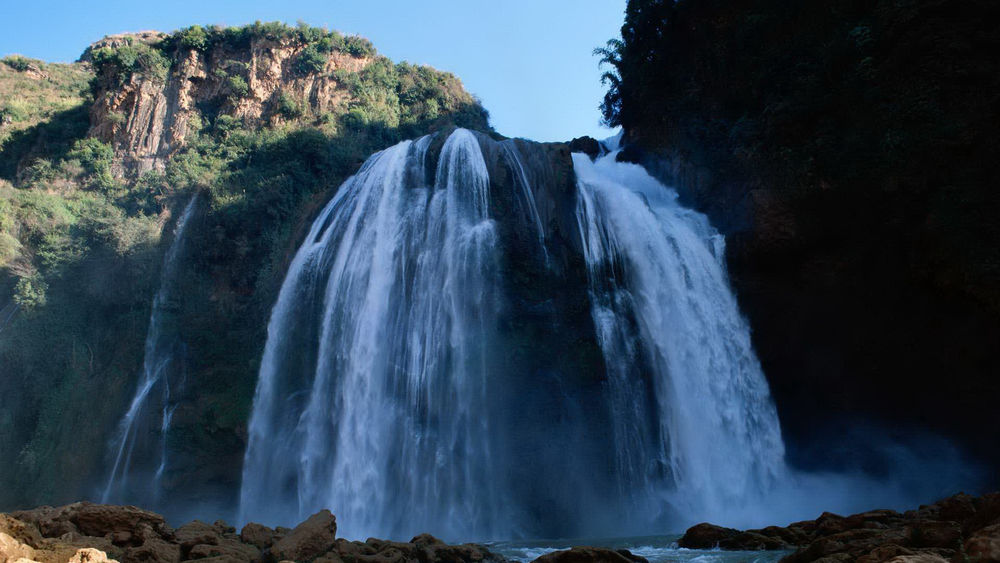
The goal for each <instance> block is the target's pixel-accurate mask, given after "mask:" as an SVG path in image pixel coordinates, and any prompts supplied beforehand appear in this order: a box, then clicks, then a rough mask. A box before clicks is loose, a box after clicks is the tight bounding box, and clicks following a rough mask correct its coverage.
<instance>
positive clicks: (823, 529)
mask: <svg viewBox="0 0 1000 563" xmlns="http://www.w3.org/2000/svg"><path fill="white" fill-rule="evenodd" d="M678 545H679V546H680V547H684V548H690V549H711V548H715V547H718V548H721V549H732V550H772V549H796V551H795V552H794V553H792V554H791V555H789V556H787V557H785V558H784V559H782V561H783V562H788V563H806V562H810V561H815V562H822V563H834V562H837V561H857V562H859V563H881V562H893V563H902V562H906V561H910V562H921V563H934V562H948V561H950V562H952V563H959V562H970V563H976V562H988V561H1000V493H990V494H986V495H983V496H981V497H973V496H970V495H966V494H961V493H960V494H957V495H955V496H952V497H948V498H946V499H943V500H940V501H938V502H935V503H934V504H931V505H924V506H921V507H920V508H918V509H916V510H908V511H906V512H903V513H899V512H896V511H894V510H871V511H869V512H863V513H861V514H853V515H851V516H846V517H845V516H840V515H837V514H832V513H829V512H824V513H823V514H822V515H821V516H820V517H819V518H817V519H815V520H806V521H802V522H795V523H793V524H789V525H788V526H785V527H779V526H768V527H767V528H762V529H757V530H745V531H744V530H734V529H731V528H722V527H720V526H715V525H712V524H708V523H702V524H698V525H696V526H693V527H691V528H690V529H688V531H687V533H685V534H684V536H683V537H682V538H681V539H680V540H679V541H678Z"/></svg>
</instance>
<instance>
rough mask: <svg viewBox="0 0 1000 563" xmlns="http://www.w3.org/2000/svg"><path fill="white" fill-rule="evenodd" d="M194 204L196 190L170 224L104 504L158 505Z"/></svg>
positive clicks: (179, 380)
mask: <svg viewBox="0 0 1000 563" xmlns="http://www.w3.org/2000/svg"><path fill="white" fill-rule="evenodd" d="M197 202H198V195H197V194H195V195H194V196H192V197H191V199H190V200H189V201H188V203H187V205H186V206H185V207H184V211H183V212H182V213H181V215H180V217H179V218H178V219H177V224H176V226H175V227H174V239H173V241H172V242H171V243H170V247H169V248H168V249H167V253H166V255H165V256H164V258H163V267H162V270H161V273H160V288H159V289H158V290H157V292H156V296H155V297H154V298H153V306H152V313H151V314H150V318H149V328H148V329H147V332H146V343H145V348H144V356H143V361H142V372H141V374H140V377H139V381H138V384H137V385H136V391H135V395H134V397H133V398H132V401H131V403H129V407H128V410H127V411H125V415H124V416H123V417H122V419H121V422H119V424H118V431H117V433H116V435H115V438H114V440H113V442H112V443H111V444H110V449H109V451H110V456H111V460H112V463H111V470H110V472H109V474H108V478H107V484H106V485H105V487H104V490H103V491H102V493H101V502H104V503H108V502H114V503H122V502H129V503H138V502H143V503H146V504H148V505H152V506H158V505H159V504H160V498H159V495H160V491H161V481H162V479H163V475H164V472H165V471H166V469H167V433H168V431H169V430H170V423H171V418H172V417H173V412H174V408H175V407H176V395H177V393H178V392H179V390H180V388H181V386H183V384H184V377H183V365H182V364H183V362H181V361H178V360H179V358H178V356H179V355H180V354H181V352H182V348H183V347H182V345H181V344H180V342H179V340H178V338H177V334H176V331H174V330H172V325H173V317H174V316H175V315H176V307H177V306H176V298H177V287H176V286H177V278H178V267H179V266H178V263H179V261H180V259H181V256H182V254H183V250H184V241H185V237H184V235H185V232H186V230H187V226H188V222H189V221H190V219H191V216H192V215H193V214H194V212H195V209H196V208H197Z"/></svg>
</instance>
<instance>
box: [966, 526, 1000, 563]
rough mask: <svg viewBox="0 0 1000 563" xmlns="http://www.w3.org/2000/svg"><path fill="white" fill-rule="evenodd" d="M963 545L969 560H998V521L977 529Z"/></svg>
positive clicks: (999, 551)
mask: <svg viewBox="0 0 1000 563" xmlns="http://www.w3.org/2000/svg"><path fill="white" fill-rule="evenodd" d="M964 547H965V555H966V557H968V559H969V561H972V562H978V561H982V562H985V561H1000V523H998V524H994V525H993V526H988V527H986V528H983V529H981V530H979V531H978V532H976V533H975V535H973V536H972V537H971V538H969V539H968V540H967V541H966V542H965V546H964Z"/></svg>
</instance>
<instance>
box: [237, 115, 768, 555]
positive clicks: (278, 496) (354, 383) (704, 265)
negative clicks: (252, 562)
mask: <svg viewBox="0 0 1000 563" xmlns="http://www.w3.org/2000/svg"><path fill="white" fill-rule="evenodd" d="M519 143H520V142H519ZM518 146H519V145H518V144H515V143H514V142H513V141H510V140H508V141H502V142H496V141H493V140H491V139H488V138H486V137H484V136H479V137H477V136H476V135H475V134H473V133H470V132H469V131H465V130H462V129H458V130H456V131H455V132H453V133H452V134H450V135H449V136H448V137H447V138H438V137H436V136H428V137H422V138H420V139H417V140H415V141H405V142H402V143H400V144H398V145H396V146H393V147H390V148H388V149H386V150H384V151H382V152H379V153H377V154H375V155H373V156H372V157H371V158H369V159H368V161H366V162H365V164H364V165H363V166H362V167H361V169H360V170H359V171H358V173H357V174H356V175H355V176H353V177H351V178H349V179H348V180H347V181H346V182H345V183H344V184H343V185H342V186H341V187H340V189H339V190H338V191H337V193H336V195H335V196H334V197H333V199H332V200H331V201H330V202H329V203H328V204H327V206H326V207H325V208H324V209H323V210H322V211H321V212H320V214H319V216H318V217H317V218H316V220H315V221H314V223H313V225H312V227H311V230H310V231H309V233H308V235H307V236H306V238H305V240H304V242H303V243H302V245H301V246H300V248H299V250H298V251H297V253H296V255H295V257H294V259H293V260H292V262H291V265H290V267H289V270H288V273H287V275H286V277H285V280H284V283H283V285H282V288H281V291H280V293H279V296H278V299H277V303H276V304H275V306H274V308H273V310H272V313H271V319H270V322H269V325H268V335H267V343H266V345H265V349H264V355H263V358H262V362H261V368H260V374H259V379H258V382H257V390H256V394H255V397H254V404H253V411H252V415H251V418H250V424H249V441H248V447H247V451H246V456H245V459H244V468H243V482H242V489H241V498H240V515H239V520H240V521H241V522H247V521H251V520H253V521H258V522H262V523H264V524H268V525H288V524H290V523H294V522H298V521H301V520H302V519H304V518H306V517H308V516H309V515H310V514H312V513H314V512H316V511H318V510H320V509H322V508H328V509H330V510H332V511H333V512H334V513H335V514H336V515H337V517H338V524H339V530H340V533H341V534H342V535H343V536H344V537H348V538H358V539H363V538H365V537H369V536H378V537H389V538H395V539H404V540H405V539H408V538H409V537H412V536H413V535H414V534H416V533H419V532H431V533H433V534H435V535H439V536H443V537H445V538H447V539H453V540H454V539H459V540H472V539H475V540H483V539H490V538H509V537H512V536H516V535H521V536H531V535H536V537H537V535H538V534H564V535H571V534H580V533H600V531H601V530H603V531H604V532H605V533H629V532H638V531H640V530H641V531H642V532H654V531H655V532H656V533H663V532H664V531H666V530H671V529H682V528H680V527H679V526H680V525H682V524H686V525H690V524H691V523H693V522H692V519H694V518H709V517H712V516H718V515H719V514H721V513H722V512H724V511H725V510H727V509H729V508H732V507H734V506H740V505H747V504H748V503H751V502H753V501H754V500H758V499H759V497H760V496H762V495H764V494H766V493H767V492H768V491H769V490H770V487H771V486H772V485H773V482H774V481H775V480H776V479H778V477H779V474H780V472H781V471H783V468H784V465H783V461H782V460H783V445H782V441H781V435H780V432H779V428H778V422H777V416H776V413H775V409H774V406H773V405H772V403H771V399H770V395H769V391H768V388H767V384H766V381H765V380H764V377H763V375H762V374H761V371H760V367H759V365H758V362H757V359H756V357H755V356H754V353H753V350H752V348H751V345H750V336H749V329H748V327H747V325H746V323H745V322H744V320H743V318H742V317H741V316H740V313H739V310H738V308H737V304H736V300H735V299H734V297H733V295H732V293H731V291H730V289H729V285H728V280H727V276H726V272H725V269H724V267H723V262H722V251H723V239H722V237H721V236H720V235H719V234H718V233H716V232H715V231H714V230H713V229H712V228H711V226H710V225H709V224H708V221H707V219H706V218H705V217H704V216H703V215H700V214H698V213H695V212H693V211H690V210H686V209H684V208H683V207H681V206H680V205H679V204H678V203H677V201H676V199H677V195H676V193H675V192H673V191H672V190H670V189H669V188H667V187H665V186H663V185H661V184H659V183H657V182H656V181H655V180H653V179H652V178H651V177H649V176H648V175H647V174H646V173H645V172H644V171H643V170H642V169H641V168H639V167H638V166H634V165H630V164H621V163H617V162H615V154H616V152H617V151H616V150H615V149H614V148H609V151H608V152H607V154H604V155H603V156H601V157H600V158H599V159H598V160H597V161H596V162H591V161H590V160H589V159H588V158H587V157H586V156H583V155H573V157H572V163H573V167H574V170H575V173H576V183H575V184H574V182H573V181H572V179H571V175H570V174H568V173H567V172H568V171H569V169H568V167H566V168H555V167H554V166H557V165H558V163H557V164H556V165H553V164H552V163H553V162H555V160H553V159H552V158H551V155H552V154H556V153H554V152H545V151H546V150H550V149H545V148H543V147H542V146H541V145H535V144H530V143H520V146H521V149H522V150H519V149H518ZM524 151H536V152H533V153H532V154H531V155H530V158H525V154H522V153H524ZM567 164H568V163H567ZM547 166H548V167H550V168H546V167H547ZM564 166H565V165H564ZM494 174H495V175H494ZM560 182H562V183H560ZM542 217H545V220H544V221H543V220H542ZM574 239H575V242H574ZM591 351H592V352H591ZM602 357H603V359H602ZM667 526H678V527H677V528H668V527H667Z"/></svg>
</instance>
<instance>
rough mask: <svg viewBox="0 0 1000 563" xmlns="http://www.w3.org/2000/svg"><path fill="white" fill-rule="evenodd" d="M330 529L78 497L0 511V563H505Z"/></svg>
mask: <svg viewBox="0 0 1000 563" xmlns="http://www.w3.org/2000/svg"><path fill="white" fill-rule="evenodd" d="M336 534H337V520H336V518H335V517H334V516H333V514H330V511H328V510H323V511H320V512H318V513H317V514H314V515H313V516H311V517H310V518H309V519H308V520H306V521H305V522H303V523H301V524H299V525H298V526H296V527H295V528H294V529H291V530H289V529H287V528H278V529H271V528H268V527H267V526H262V525H260V524H254V523H251V524H247V525H246V526H244V527H243V530H241V531H240V533H238V534H237V533H236V529H235V528H233V527H232V526H229V525H228V524H226V523H225V522H222V521H217V522H215V523H214V524H207V523H205V522H199V521H197V520H196V521H194V522H190V523H188V524H185V525H183V526H181V527H180V528H177V529H176V530H174V529H172V528H171V527H170V526H168V525H167V523H166V521H165V520H164V519H163V517H162V516H160V515H159V514H155V513H153V512H148V511H145V510H141V509H139V508H136V507H134V506H111V505H101V504H91V503H86V502H81V503H75V504H70V505H67V506H61V507H58V508H53V507H42V508H37V509H34V510H27V511H20V512H13V513H10V514H0V563H34V562H37V563H106V562H108V563H117V562H118V561H121V562H123V563H131V562H147V563H178V562H180V561H193V560H203V561H206V562H208V561H211V562H213V563H236V562H260V563H277V562H279V561H316V562H318V563H404V562H406V563H409V562H412V563H494V562H495V563H506V561H507V560H506V559H504V558H503V557H500V556H498V555H496V554H494V553H491V552H490V551H489V550H488V549H486V548H485V547H483V546H481V545H476V544H464V545H448V544H446V543H444V542H442V541H441V540H438V539H437V538H434V537H433V536H430V535H427V534H423V535H420V536H417V537H415V538H413V539H412V540H410V541H409V542H390V541H384V540H377V539H369V540H367V541H365V542H352V541H348V540H345V539H338V538H337V537H336ZM559 561H585V560H584V559H573V560H569V559H567V560H562V559H560V560H559ZM586 561H598V559H589V560H586ZM602 561H603V560H602ZM625 561H634V560H625Z"/></svg>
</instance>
